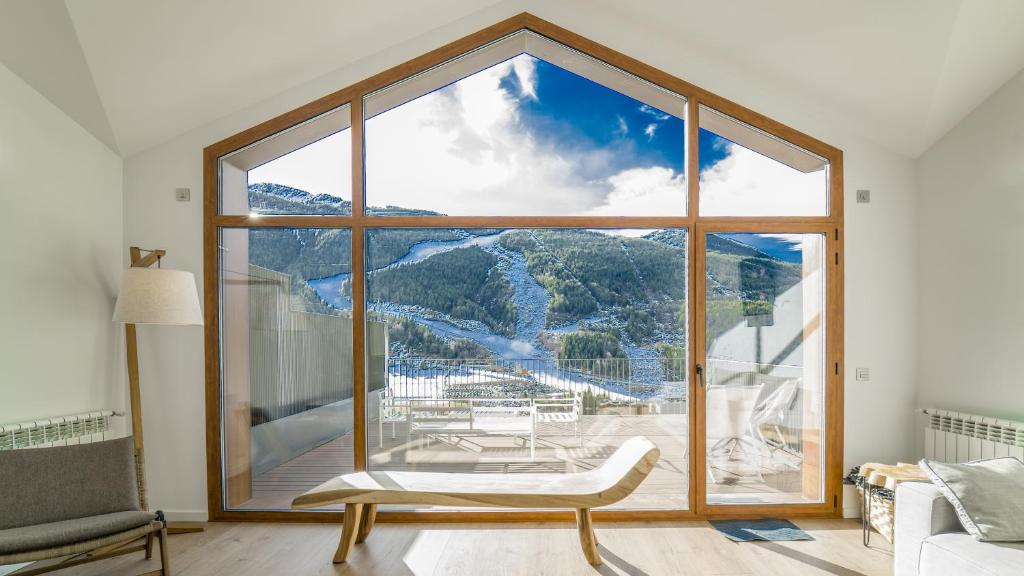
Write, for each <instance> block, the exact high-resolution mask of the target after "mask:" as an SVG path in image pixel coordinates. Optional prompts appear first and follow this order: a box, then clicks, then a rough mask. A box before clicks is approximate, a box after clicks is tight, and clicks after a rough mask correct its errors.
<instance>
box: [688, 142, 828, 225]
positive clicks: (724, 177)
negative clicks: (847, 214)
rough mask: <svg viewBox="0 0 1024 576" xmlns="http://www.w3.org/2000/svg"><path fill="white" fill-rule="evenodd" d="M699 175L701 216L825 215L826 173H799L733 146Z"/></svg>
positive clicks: (769, 159) (729, 144)
mask: <svg viewBox="0 0 1024 576" xmlns="http://www.w3.org/2000/svg"><path fill="white" fill-rule="evenodd" d="M726 150H727V151H728V156H726V157H725V159H723V160H722V161H721V162H718V163H717V164H714V165H712V166H711V167H709V168H707V169H705V170H704V171H702V172H701V173H700V190H701V199H700V202H701V205H700V209H701V214H705V215H721V216H725V215H728V216H762V215H786V216H815V215H823V214H825V213H826V202H827V197H828V194H827V190H828V183H827V181H826V171H825V170H819V171H817V172H810V173H807V174H805V173H803V172H800V171H799V170H795V169H793V168H790V167H789V166H786V165H785V164H782V163H780V162H778V161H776V160H772V159H771V158H768V157H767V156H762V155H761V154H758V153H757V152H754V151H753V150H749V149H747V148H744V147H742V146H739V145H737V144H733V143H728V144H727V145H726Z"/></svg>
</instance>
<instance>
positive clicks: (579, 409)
mask: <svg viewBox="0 0 1024 576" xmlns="http://www.w3.org/2000/svg"><path fill="white" fill-rule="evenodd" d="M533 405H534V410H533V425H534V428H536V427H537V425H538V424H547V425H552V426H559V427H563V428H568V429H570V430H571V431H572V433H573V436H575V437H576V442H577V443H578V444H579V446H580V447H582V446H583V428H582V427H581V426H580V420H581V418H582V416H583V399H582V398H581V397H580V395H579V394H573V395H572V396H569V397H561V398H534V399H533Z"/></svg>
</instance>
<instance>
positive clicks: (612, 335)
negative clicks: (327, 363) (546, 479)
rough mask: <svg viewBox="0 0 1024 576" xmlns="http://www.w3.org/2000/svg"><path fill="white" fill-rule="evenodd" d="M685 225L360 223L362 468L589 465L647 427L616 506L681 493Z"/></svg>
mask: <svg viewBox="0 0 1024 576" xmlns="http://www.w3.org/2000/svg"><path fill="white" fill-rule="evenodd" d="M686 242H687V234H686V231H685V230H601V231H597V230H575V229H527V230H500V229H378V230H371V231H368V232H367V239H366V250H367V253H366V259H367V262H366V269H367V277H366V295H367V307H368V310H367V319H368V322H370V323H380V324H382V325H384V326H386V335H385V340H384V341H383V342H381V343H380V344H383V346H380V345H378V343H374V342H371V343H369V345H368V348H370V358H369V360H368V367H367V373H368V374H371V376H370V377H369V381H370V385H369V386H368V397H367V422H368V430H367V437H368V440H367V442H368V446H367V451H368V454H369V462H368V465H369V469H370V470H419V471H448V472H472V473H480V474H486V473H498V472H574V471H582V470H589V469H591V468H593V467H594V466H596V465H598V464H599V463H601V462H602V461H603V460H604V459H605V458H607V457H608V456H609V455H610V454H611V453H612V452H613V451H614V449H615V448H616V447H617V446H619V445H620V444H621V443H622V442H623V441H625V440H626V439H628V438H630V437H632V436H635V435H645V436H647V437H648V438H650V439H651V440H653V441H654V442H655V443H657V444H658V446H659V447H660V448H661V450H662V463H661V464H660V465H659V466H658V468H657V469H656V470H655V471H654V473H653V475H652V477H651V478H650V479H649V480H648V481H647V482H646V483H645V484H643V485H641V486H640V488H639V489H638V491H637V492H636V493H635V494H634V495H632V496H631V497H630V498H629V499H627V500H625V501H623V502H622V503H621V504H620V505H619V506H620V507H623V508H685V507H686V506H687V501H686V494H687V485H688V483H687V473H688V466H687V464H686V457H687V450H686V446H687V443H686V441H687V430H688V427H687V421H688V420H687V418H688V415H687V412H688V411H687V408H686V394H687V385H686V374H687V369H686V366H687V357H686V350H687V335H686V326H687V324H686V310H687V308H686V293H687V291H686Z"/></svg>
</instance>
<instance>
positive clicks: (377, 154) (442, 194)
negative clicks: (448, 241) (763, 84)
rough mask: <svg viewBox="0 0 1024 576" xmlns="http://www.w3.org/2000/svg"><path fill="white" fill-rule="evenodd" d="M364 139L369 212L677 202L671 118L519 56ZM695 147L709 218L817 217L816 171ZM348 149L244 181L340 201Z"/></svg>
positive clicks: (317, 148) (705, 137) (420, 101)
mask: <svg viewBox="0 0 1024 576" xmlns="http://www.w3.org/2000/svg"><path fill="white" fill-rule="evenodd" d="M364 134H365V138H366V150H365V152H366V153H365V158H366V171H365V177H366V195H367V204H368V205H370V206H387V205H391V206H402V207H405V208H419V209H425V210H433V211H437V212H441V213H444V214H450V215H521V216H530V215H592V216H626V215H629V216H649V215H682V214H683V213H684V212H685V210H686V206H685V202H686V184H685V174H684V172H685V162H684V150H683V148H684V144H685V139H686V136H685V126H684V122H683V120H682V119H680V118H678V117H675V116H673V115H671V114H667V113H665V112H663V111H661V110H659V109H657V108H654V107H652V106H650V105H647V104H645V103H643V102H640V101H638V100H635V99H633V98H631V97H629V96H626V95H624V94H622V93H620V92H617V91H615V90H612V89H609V88H607V87H605V86H602V85H600V84H597V83H595V82H592V81H590V80H588V79H586V78H583V77H581V76H579V75H577V74H574V73H572V72H570V71H567V70H565V69H563V68H560V67H558V66H556V65H554V64H551V63H549V62H546V61H543V60H540V59H538V58H535V57H533V56H531V55H529V54H520V55H518V56H516V57H514V58H511V59H509V60H505V61H503V62H499V63H497V64H495V65H493V66H491V67H489V68H487V69H484V70H481V71H479V72H477V73H475V74H472V75H470V76H468V77H465V78H462V79H460V80H458V81H456V82H454V83H452V84H448V85H446V86H443V87H441V88H438V89H436V90H434V91H432V92H429V93H427V94H424V95H422V96H420V97H418V98H415V99H413V100H411V101H408V102H405V103H404V104H401V105H399V106H397V107H394V108H391V109H389V110H386V111H384V112H382V113H380V114H378V115H376V116H374V117H372V118H369V119H367V120H366V121H365V132H364ZM700 144H701V154H700V156H701V157H700V159H699V164H700V180H701V181H700V186H701V198H702V200H701V202H702V204H701V209H702V210H704V209H705V207H707V209H708V210H707V213H713V212H714V213H719V214H732V213H735V214H736V215H747V214H769V213H775V214H779V213H781V214H792V215H803V214H813V213H821V208H820V207H819V205H820V199H821V198H823V197H824V194H822V193H821V192H822V191H823V190H824V175H823V174H822V173H818V174H815V175H811V177H810V178H808V177H807V176H808V175H805V174H802V173H799V172H797V171H795V170H793V169H791V168H789V167H788V166H785V165H783V164H780V163H778V162H776V161H774V160H771V159H770V158H766V157H764V156H761V155H760V154H757V153H756V152H753V151H750V150H747V149H746V148H743V147H742V146H738V145H736V144H734V143H732V142H729V141H728V140H725V139H723V138H720V137H718V136H716V135H714V134H712V133H710V132H708V131H706V130H701V131H700ZM350 150H351V142H350V131H349V130H345V131H343V132H341V133H338V134H336V135H334V136H331V137H329V138H325V139H323V140H321V141H319V142H316V143H313V144H311V145H309V146H306V147H305V148H303V149H300V150H298V151H296V152H293V153H292V154H289V155H286V156H284V157H282V158H280V159H278V160H274V161H272V162H270V163H268V164H265V165H263V166H261V167H259V168H256V169H254V170H252V171H250V173H249V182H250V184H252V183H256V182H275V183H278V184H285V185H288V186H293V187H296V188H299V189H302V190H306V191H308V192H310V193H312V194H321V193H324V194H330V195H333V196H338V197H341V198H345V199H350V198H351V185H350V182H351V180H350V166H349V165H348V160H349V158H350ZM808 198H811V199H817V200H816V201H815V202H810V203H809V202H808V201H807V199H808ZM716 210H717V212H716Z"/></svg>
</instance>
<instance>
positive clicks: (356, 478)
mask: <svg viewBox="0 0 1024 576" xmlns="http://www.w3.org/2000/svg"><path fill="white" fill-rule="evenodd" d="M659 456H660V452H659V451H658V448H657V447H656V446H655V445H654V444H653V443H652V442H651V441H650V440H648V439H647V438H644V437H643V436H637V437H634V438H631V439H629V440H627V441H626V442H625V443H623V445H622V446H621V447H620V448H619V449H618V450H616V451H615V453H614V454H612V456H611V457H610V458H609V459H608V460H607V461H606V462H604V463H603V464H602V465H601V466H599V467H597V468H595V469H593V470H588V471H586V472H579V473H573V474H448V473H439V472H384V471H382V472H356V473H354V474H345V475H343V476H338V477H336V478H333V479H331V480H328V481H327V482H324V483H323V484H321V485H320V486H318V487H316V488H314V489H312V490H310V491H309V492H306V493H305V494H303V495H301V496H298V497H296V498H295V499H294V500H292V508H298V509H302V508H321V507H324V506H330V505H333V504H344V505H345V517H344V525H343V527H342V530H341V541H340V542H339V544H338V550H337V552H336V553H335V555H334V562H335V563H336V564H340V563H342V562H344V561H345V560H346V558H348V554H349V551H350V550H351V549H352V547H353V545H354V544H358V543H362V542H363V541H365V540H366V538H367V537H368V536H369V534H370V531H371V530H372V529H373V525H374V521H375V518H376V513H377V506H378V505H379V504H419V505H435V506H471V507H505V508H571V509H575V511H576V526H577V529H578V531H579V537H580V545H581V546H582V547H583V554H584V556H586V558H587V560H588V561H589V562H590V563H591V564H593V565H598V564H600V563H601V557H600V555H599V554H598V551H597V539H596V537H595V536H594V528H593V524H592V522H591V515H590V509H591V508H597V507H600V506H607V505H609V504H614V503H615V502H618V501H620V500H622V499H623V498H625V497H627V496H629V495H630V494H631V493H632V492H633V491H634V490H635V489H636V487H637V486H639V485H640V483H641V482H642V481H643V480H644V479H645V478H646V477H647V475H648V474H650V472H651V470H653V469H654V465H655V464H656V463H657V462H658V458H659Z"/></svg>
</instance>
